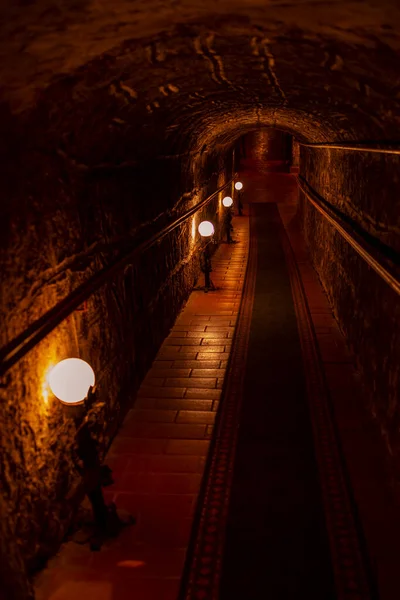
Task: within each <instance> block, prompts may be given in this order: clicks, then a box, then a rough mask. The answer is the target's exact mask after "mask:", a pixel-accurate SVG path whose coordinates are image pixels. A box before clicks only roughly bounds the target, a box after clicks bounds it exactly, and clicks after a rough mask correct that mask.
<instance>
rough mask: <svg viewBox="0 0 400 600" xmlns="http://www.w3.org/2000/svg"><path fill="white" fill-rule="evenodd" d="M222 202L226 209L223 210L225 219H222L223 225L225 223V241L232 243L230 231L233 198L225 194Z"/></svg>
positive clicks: (231, 228)
mask: <svg viewBox="0 0 400 600" xmlns="http://www.w3.org/2000/svg"><path fill="white" fill-rule="evenodd" d="M222 204H223V205H224V206H225V208H226V210H225V219H224V225H225V231H226V241H227V243H228V244H232V243H233V239H232V235H231V234H232V231H233V227H232V206H233V200H232V198H231V197H230V196H225V198H224V199H223V200H222Z"/></svg>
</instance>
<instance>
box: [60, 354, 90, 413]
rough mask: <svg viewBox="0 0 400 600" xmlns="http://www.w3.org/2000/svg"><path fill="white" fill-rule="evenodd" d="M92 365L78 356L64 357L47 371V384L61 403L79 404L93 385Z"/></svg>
mask: <svg viewBox="0 0 400 600" xmlns="http://www.w3.org/2000/svg"><path fill="white" fill-rule="evenodd" d="M94 382H95V376H94V371H93V369H92V367H91V366H90V365H89V364H88V363H87V362H85V361H84V360H81V359H80V358H66V359H65V360H62V361H60V362H59V363H57V364H56V366H55V367H54V368H53V369H52V370H51V371H50V373H49V386H50V389H51V391H52V392H53V394H54V395H55V396H56V398H58V399H59V400H60V402H62V403H63V404H68V405H70V406H71V405H74V404H81V403H82V402H83V401H84V399H85V398H86V396H87V395H88V392H89V389H90V387H92V386H94Z"/></svg>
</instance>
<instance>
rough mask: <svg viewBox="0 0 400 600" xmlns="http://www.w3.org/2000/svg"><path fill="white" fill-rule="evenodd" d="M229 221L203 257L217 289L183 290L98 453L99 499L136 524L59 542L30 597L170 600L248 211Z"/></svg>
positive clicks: (223, 362) (233, 308) (219, 374)
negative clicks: (124, 411) (93, 544)
mask: <svg viewBox="0 0 400 600" xmlns="http://www.w3.org/2000/svg"><path fill="white" fill-rule="evenodd" d="M233 226H234V235H233V237H234V239H235V240H236V241H237V242H238V243H236V244H221V246H220V247H219V248H218V250H217V252H216V254H215V255H214V257H213V259H212V265H213V272H212V274H211V275H212V280H213V282H214V284H215V285H216V286H217V288H218V289H217V291H215V292H209V293H207V294H205V293H204V292H201V291H196V292H193V293H192V294H191V296H190V298H189V301H188V302H187V304H186V306H185V308H184V309H183V311H182V312H181V314H180V316H179V317H178V319H177V321H176V323H175V326H174V328H173V329H172V331H171V333H170V335H169V336H168V337H167V339H166V340H165V341H164V343H163V345H162V347H161V349H160V351H159V353H158V355H157V357H156V360H155V361H154V363H153V365H152V368H151V369H150V371H149V373H148V374H147V376H146V378H145V380H144V381H143V384H142V386H141V388H140V390H139V393H138V398H137V400H136V402H135V407H134V408H133V409H132V410H130V411H129V413H128V415H127V417H126V419H125V421H124V425H123V427H122V429H121V431H120V432H119V434H118V435H117V437H116V439H115V440H114V443H113V445H112V447H111V449H110V452H109V455H108V457H107V461H106V462H107V464H109V465H110V466H111V468H112V469H113V476H114V480H115V484H114V485H113V486H112V488H107V491H106V497H107V500H113V501H115V503H116V505H117V507H118V508H122V509H126V510H128V511H129V512H130V513H131V514H133V515H134V516H135V517H136V519H137V524H136V525H134V526H132V527H129V528H127V529H126V530H124V531H123V532H122V533H121V534H120V535H119V537H118V539H116V540H113V541H111V542H110V543H109V544H108V545H106V546H103V548H102V550H101V551H100V552H98V553H91V552H90V550H89V549H88V547H86V546H79V545H77V544H75V543H73V542H69V543H67V544H64V545H63V547H62V548H61V550H60V552H59V554H58V556H56V557H55V558H54V559H52V560H51V561H50V563H49V565H48V568H47V569H46V570H45V571H43V572H42V573H41V574H40V576H39V577H38V579H37V582H36V595H37V600H89V599H91V598H93V599H94V598H95V599H96V600H125V599H129V600H131V599H133V598H134V599H135V600H176V598H177V595H178V590H179V584H180V579H181V575H182V570H183V566H184V560H185V555H186V549H187V546H188V543H189V537H190V530H191V524H192V517H193V512H194V508H195V505H196V500H197V495H198V492H199V488H200V483H201V478H202V473H203V470H204V464H205V457H206V455H207V451H208V447H209V440H210V438H211V435H212V430H213V423H214V419H215V416H216V411H217V408H218V403H219V400H220V397H221V391H222V385H223V381H224V376H225V372H226V368H227V362H228V359H229V354H230V350H231V344H232V337H233V333H234V330H235V323H236V319H237V315H238V311H239V304H240V299H241V293H242V288H243V281H244V276H245V270H246V264H247V254H248V235H249V232H248V218H247V217H242V218H234V220H233ZM199 283H200V284H201V283H202V280H201V281H199Z"/></svg>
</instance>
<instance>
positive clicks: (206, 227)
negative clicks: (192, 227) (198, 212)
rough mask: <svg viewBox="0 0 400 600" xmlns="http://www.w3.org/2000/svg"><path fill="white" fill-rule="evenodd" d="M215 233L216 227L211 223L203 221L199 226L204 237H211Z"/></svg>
mask: <svg viewBox="0 0 400 600" xmlns="http://www.w3.org/2000/svg"><path fill="white" fill-rule="evenodd" d="M213 233H214V225H213V224H212V223H211V221H202V222H201V223H200V225H199V234H200V235H201V236H202V237H210V235H212V234H213Z"/></svg>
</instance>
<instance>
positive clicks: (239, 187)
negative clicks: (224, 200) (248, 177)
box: [235, 181, 243, 190]
mask: <svg viewBox="0 0 400 600" xmlns="http://www.w3.org/2000/svg"><path fill="white" fill-rule="evenodd" d="M242 188H243V183H242V182H241V181H237V182H236V183H235V190H241V189H242Z"/></svg>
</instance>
